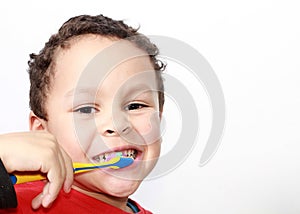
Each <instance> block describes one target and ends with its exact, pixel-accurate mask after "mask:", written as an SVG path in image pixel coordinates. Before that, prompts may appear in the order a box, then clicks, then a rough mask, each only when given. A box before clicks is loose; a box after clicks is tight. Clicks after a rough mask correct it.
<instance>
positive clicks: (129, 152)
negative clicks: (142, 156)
mask: <svg viewBox="0 0 300 214" xmlns="http://www.w3.org/2000/svg"><path fill="white" fill-rule="evenodd" d="M136 155H137V150H135V149H127V150H123V151H120V152H108V153H104V154H100V155H96V156H94V157H93V158H92V159H93V160H94V161H96V162H100V163H101V162H105V161H109V160H110V159H112V158H114V157H117V156H120V157H131V158H133V159H135V158H136Z"/></svg>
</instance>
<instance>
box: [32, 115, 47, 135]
mask: <svg viewBox="0 0 300 214" xmlns="http://www.w3.org/2000/svg"><path fill="white" fill-rule="evenodd" d="M29 128H30V131H37V130H47V123H46V121H45V120H43V119H41V118H39V117H38V116H36V115H35V114H34V113H33V111H30V114H29Z"/></svg>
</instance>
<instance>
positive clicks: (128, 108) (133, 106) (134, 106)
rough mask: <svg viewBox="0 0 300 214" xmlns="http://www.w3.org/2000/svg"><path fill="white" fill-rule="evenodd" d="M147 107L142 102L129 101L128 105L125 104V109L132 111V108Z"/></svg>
mask: <svg viewBox="0 0 300 214" xmlns="http://www.w3.org/2000/svg"><path fill="white" fill-rule="evenodd" d="M147 107H149V106H148V105H146V104H143V103H130V104H129V105H127V106H126V107H125V110H128V111H133V110H138V109H142V108H147Z"/></svg>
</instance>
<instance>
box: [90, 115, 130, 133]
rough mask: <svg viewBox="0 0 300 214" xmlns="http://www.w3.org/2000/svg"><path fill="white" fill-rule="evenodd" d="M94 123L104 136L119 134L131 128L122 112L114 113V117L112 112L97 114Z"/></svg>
mask: <svg viewBox="0 0 300 214" xmlns="http://www.w3.org/2000/svg"><path fill="white" fill-rule="evenodd" d="M96 123H97V128H98V131H99V132H100V134H101V135H102V136H105V137H113V136H120V135H123V134H126V133H128V132H130V130H131V125H130V123H129V121H128V119H127V117H126V116H125V115H122V114H118V115H115V116H114V117H113V115H112V114H109V115H105V114H102V115H99V118H98V119H97V121H96Z"/></svg>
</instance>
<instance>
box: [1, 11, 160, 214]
mask: <svg viewBox="0 0 300 214" xmlns="http://www.w3.org/2000/svg"><path fill="white" fill-rule="evenodd" d="M157 54H158V49H157V48H156V46H155V45H154V44H152V43H151V42H150V41H149V40H148V39H147V38H146V37H145V36H143V35H142V34H139V33H137V30H135V29H133V28H131V27H129V26H127V25H126V24H124V23H123V22H122V21H115V20H112V19H110V18H107V17H104V16H102V15H99V16H88V15H83V16H77V17H73V18H71V19H70V20H68V21H67V22H66V23H64V24H63V25H62V27H61V28H60V29H59V31H58V33H57V34H55V35H53V36H52V37H51V38H50V40H49V41H48V42H47V43H46V44H45V47H44V48H43V49H42V50H41V51H40V53H39V54H37V55H36V54H31V55H30V57H31V59H30V61H29V75H30V83H31V86H30V107H31V110H32V111H31V113H30V118H29V122H30V130H31V131H32V132H31V133H19V134H12V135H4V136H1V138H0V149H1V148H2V147H3V148H4V147H5V146H3V145H4V143H2V142H7V141H9V142H12V144H11V145H10V146H9V147H6V149H5V150H3V151H2V152H0V157H1V159H2V161H3V163H4V165H5V167H6V169H7V171H8V172H12V171H14V170H19V171H26V170H28V171H35V170H40V171H41V172H44V173H47V178H48V181H47V183H46V185H45V186H44V183H43V182H30V183H26V184H20V185H16V186H15V189H16V193H17V196H18V202H19V205H18V207H17V209H15V210H12V211H11V212H12V213H13V212H16V213H31V212H34V210H31V209H30V206H29V203H30V200H31V199H32V198H33V197H34V196H36V195H37V194H38V193H40V192H41V191H43V192H42V193H40V194H39V195H38V196H36V197H35V199H34V200H33V201H32V207H33V208H34V209H36V212H38V213H45V212H53V213H91V212H99V213H150V212H149V211H147V210H145V209H144V208H142V207H141V206H140V205H138V204H137V203H136V202H134V201H132V200H130V199H128V197H129V196H130V195H131V194H133V193H134V192H135V191H136V189H137V188H138V187H139V185H140V183H141V181H142V180H143V178H144V177H145V176H147V174H149V172H150V171H151V170H152V168H153V167H154V165H155V164H156V161H157V159H158V157H159V154H160V143H161V136H160V131H159V130H160V129H159V125H160V118H161V114H162V110H163V104H164V94H163V82H162V77H161V72H162V71H163V69H164V65H163V64H162V63H161V62H160V61H158V60H157V58H156V56H157ZM37 139H38V140H37ZM18 140H19V141H20V140H21V141H22V143H23V144H21V143H20V144H19V147H21V148H23V149H24V148H30V154H27V156H25V155H24V154H23V155H22V154H21V153H22V149H21V150H20V149H17V148H16V147H17V144H16V143H13V142H15V141H18ZM37 141H42V143H38V142H37ZM56 142H57V143H56ZM41 144H42V145H41ZM20 145H21V146H20ZM25 145H26V146H25ZM43 146H45V147H47V148H51V149H45V147H43ZM14 150H16V151H15V152H12V151H14ZM45 150H46V151H45ZM27 151H28V150H27ZM49 151H50V152H49ZM9 153H14V156H15V157H18V156H17V155H18V154H21V156H20V157H21V158H20V159H21V160H22V161H20V159H18V161H17V163H16V161H15V160H13V159H14V158H12V157H11V156H10V155H9ZM23 153H24V151H23ZM117 154H121V155H122V156H130V157H132V158H133V159H134V162H133V164H132V165H130V166H128V167H125V168H123V169H119V170H113V169H102V170H95V171H93V172H88V173H83V174H80V175H75V176H74V181H73V183H72V180H73V172H72V164H71V160H72V162H86V163H88V162H93V163H97V162H103V161H105V160H106V159H107V158H109V157H113V156H116V155H117ZM28 156H30V157H28ZM15 159H16V158H15ZM36 161H39V162H38V164H37V163H36ZM25 163H26V164H27V166H24V165H25ZM28 165H29V166H28ZM62 183H64V190H65V192H66V193H68V192H70V194H65V193H63V192H60V193H59V194H58V189H59V188H60V187H61V186H62ZM71 183H72V190H70V186H71ZM57 194H58V196H57ZM56 196H57V199H56V201H54V199H55V198H56ZM53 201H54V202H53ZM41 205H42V206H43V207H48V206H50V205H51V208H49V209H45V208H39V207H40V206H41Z"/></svg>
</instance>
